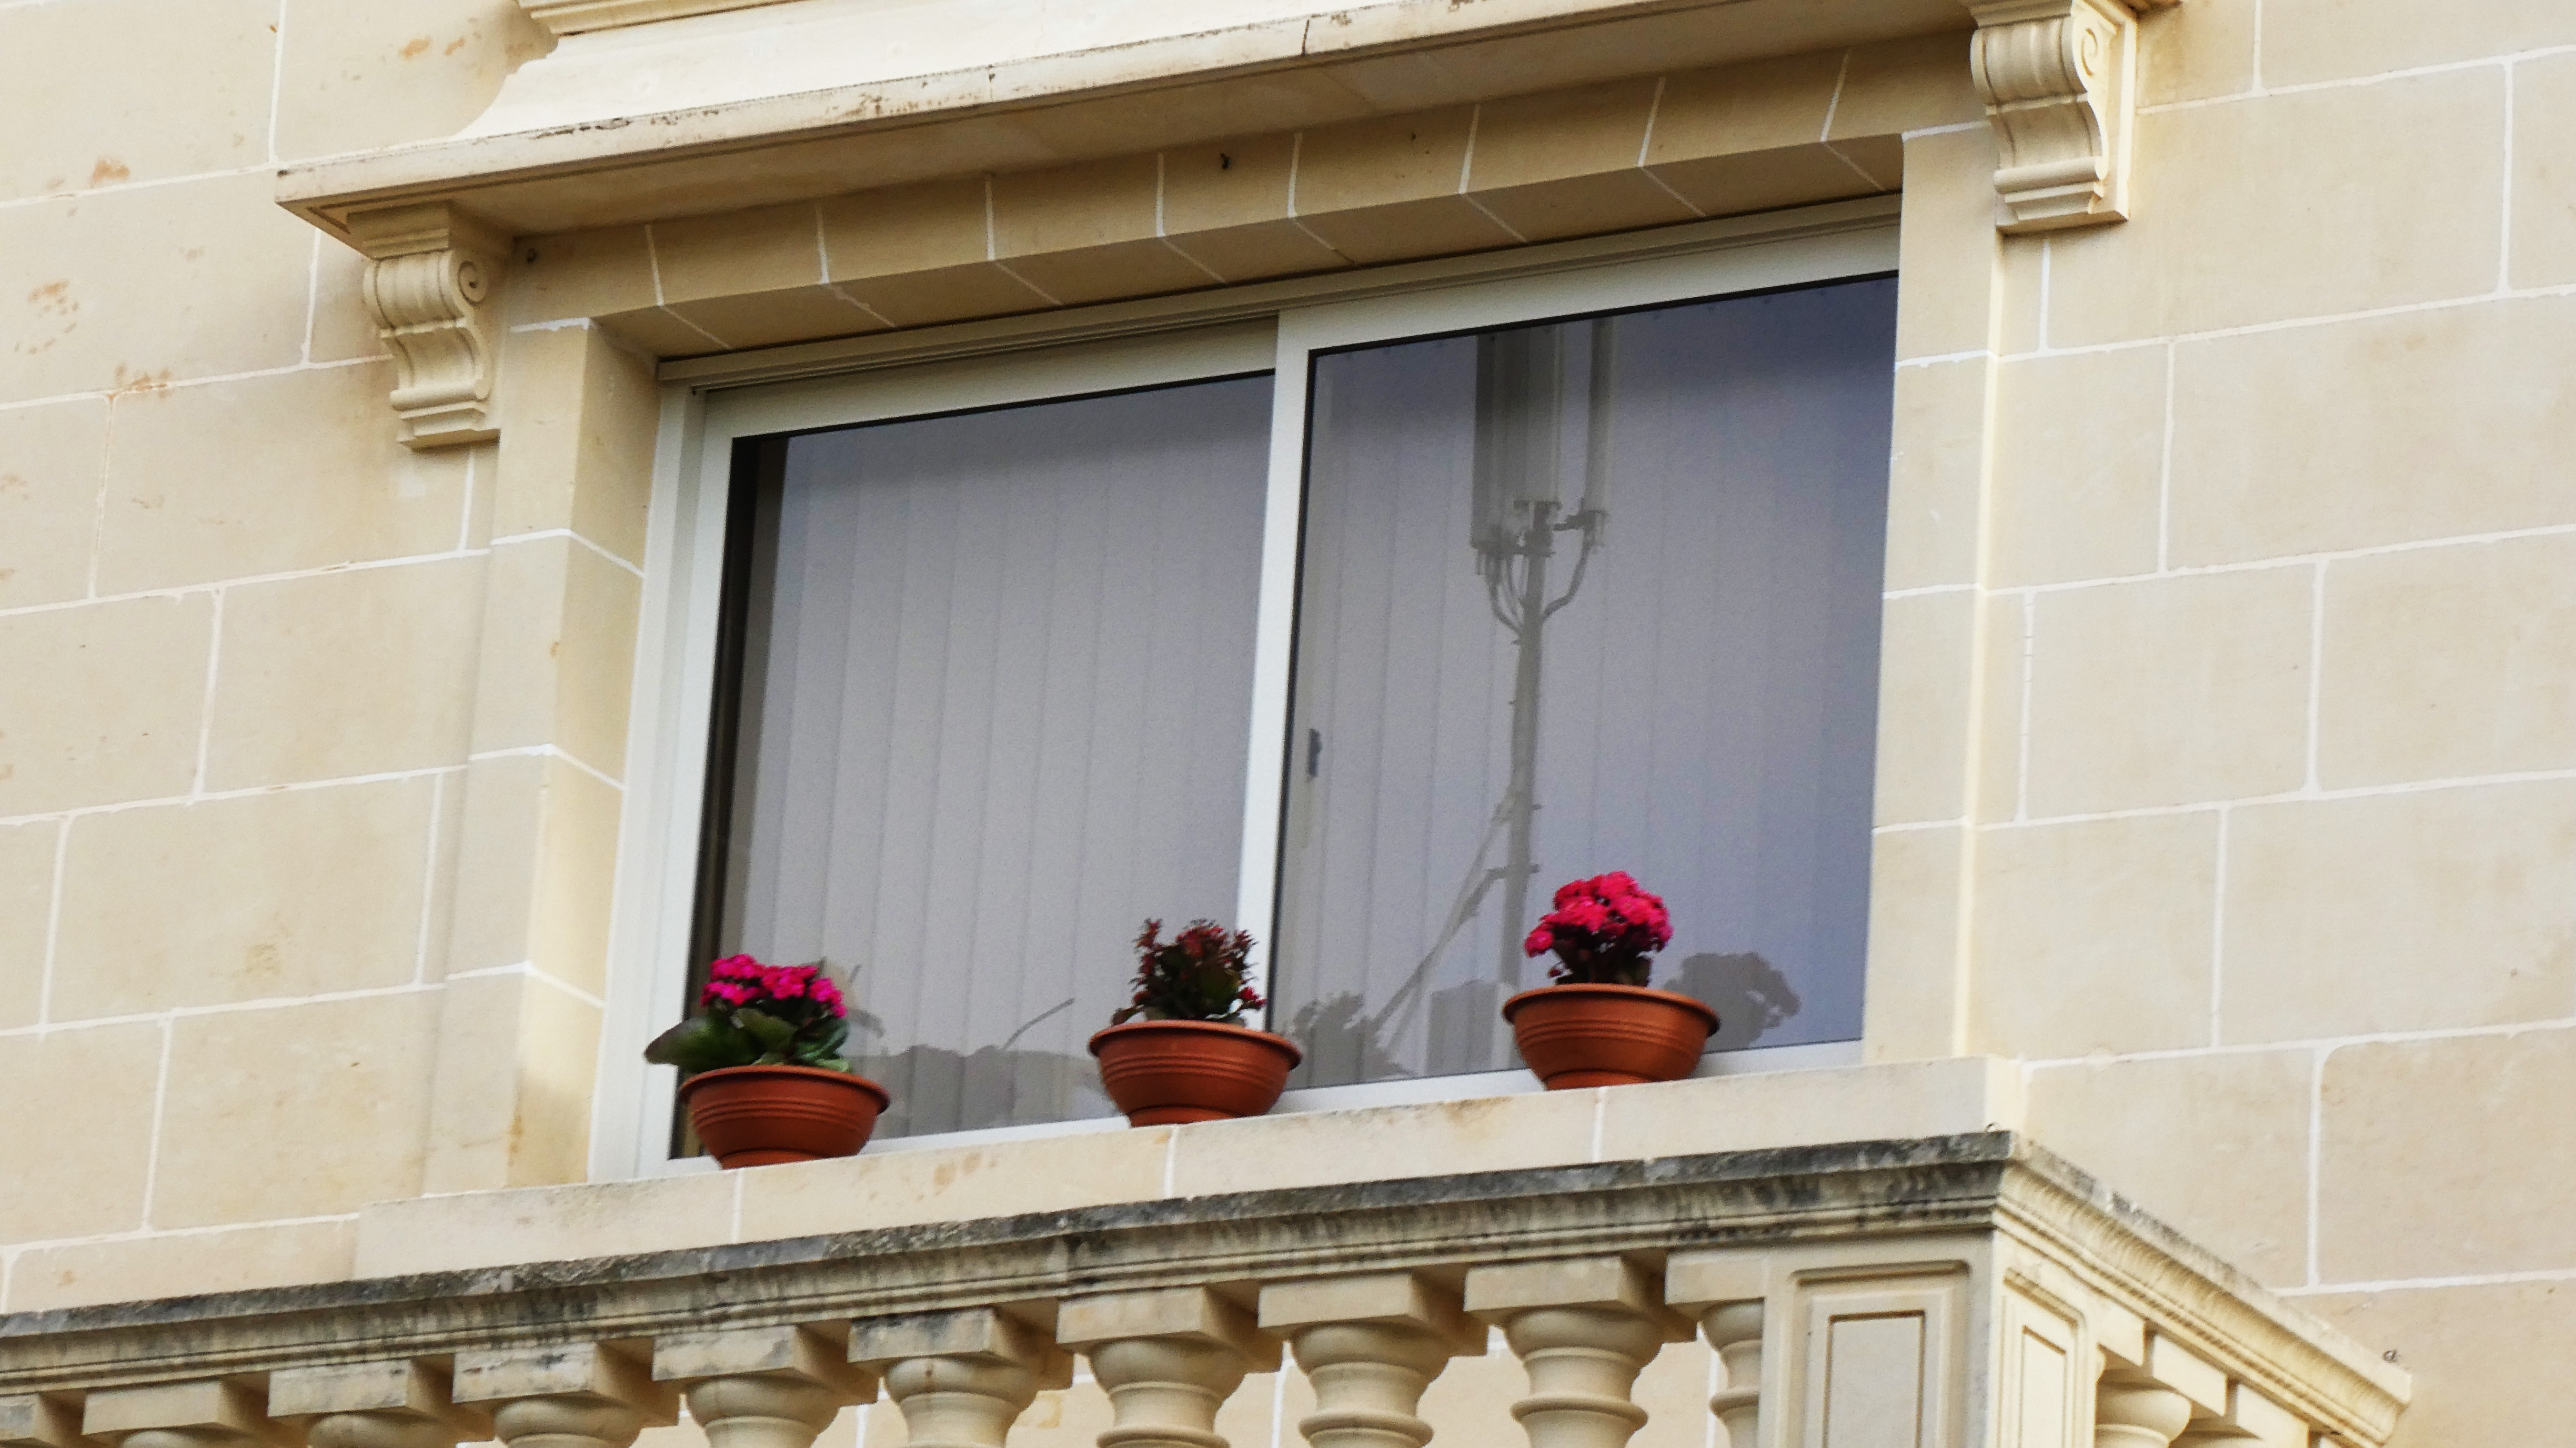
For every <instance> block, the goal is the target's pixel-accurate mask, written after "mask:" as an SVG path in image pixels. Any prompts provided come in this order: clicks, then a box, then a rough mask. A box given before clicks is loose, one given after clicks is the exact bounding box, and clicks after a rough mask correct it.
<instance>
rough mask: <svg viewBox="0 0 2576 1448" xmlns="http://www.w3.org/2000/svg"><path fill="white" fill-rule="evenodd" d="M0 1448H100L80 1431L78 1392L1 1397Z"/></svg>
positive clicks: (11, 1394)
mask: <svg viewBox="0 0 2576 1448" xmlns="http://www.w3.org/2000/svg"><path fill="white" fill-rule="evenodd" d="M0 1448H101V1445H100V1444H99V1443H98V1441H97V1440H96V1439H93V1438H90V1437H87V1436H85V1435H84V1434H83V1433H82V1432H81V1398H80V1395H79V1394H78V1393H10V1394H5V1395H0Z"/></svg>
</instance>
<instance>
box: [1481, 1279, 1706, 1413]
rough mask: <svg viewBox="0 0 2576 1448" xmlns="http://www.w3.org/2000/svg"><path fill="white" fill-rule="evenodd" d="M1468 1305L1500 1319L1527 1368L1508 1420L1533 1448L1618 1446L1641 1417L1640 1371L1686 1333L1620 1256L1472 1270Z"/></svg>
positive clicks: (1653, 1287) (1652, 1286) (1652, 1284)
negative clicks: (1636, 1391) (1636, 1392)
mask: <svg viewBox="0 0 2576 1448" xmlns="http://www.w3.org/2000/svg"><path fill="white" fill-rule="evenodd" d="M1466 1306H1467V1311H1468V1312H1469V1313H1470V1314H1472V1315H1474V1316H1476V1317H1479V1318H1482V1319H1484V1320H1485V1321H1487V1322H1492V1323H1497V1324H1500V1325H1501V1327H1502V1329H1503V1336H1504V1338H1505V1339H1506V1340H1508V1341H1509V1342H1510V1343H1511V1345H1512V1351H1513V1352H1515V1353H1517V1354H1519V1356H1520V1359H1521V1365H1522V1366H1523V1367H1524V1368H1526V1369H1528V1371H1529V1380H1530V1391H1529V1396H1527V1397H1525V1398H1522V1399H1521V1400H1520V1401H1519V1402H1516V1403H1514V1404H1512V1416H1513V1417H1514V1418H1517V1419H1519V1420H1520V1424H1521V1427H1522V1429H1523V1430H1524V1431H1525V1432H1527V1433H1528V1434H1529V1440H1530V1448H1622V1445H1624V1444H1626V1443H1627V1441H1628V1438H1629V1436H1630V1435H1631V1434H1633V1433H1635V1432H1636V1431H1637V1430H1638V1429H1639V1428H1641V1427H1643V1426H1645V1422H1646V1410H1645V1409H1643V1408H1640V1407H1638V1406H1637V1404H1636V1402H1635V1400H1634V1399H1633V1398H1631V1397H1630V1395H1629V1394H1630V1390H1631V1389H1632V1388H1634V1387H1635V1385H1636V1381H1637V1374H1638V1373H1639V1372H1640V1371H1642V1370H1643V1369H1644V1368H1645V1366H1646V1364H1647V1363H1649V1362H1652V1361H1653V1360H1654V1357H1655V1354H1656V1353H1658V1352H1660V1351H1662V1350H1663V1345H1664V1344H1665V1343H1667V1342H1680V1341H1682V1340H1684V1339H1686V1338H1688V1337H1689V1336H1690V1331H1691V1330H1690V1325H1689V1323H1688V1322H1687V1320H1685V1319H1683V1318H1682V1317H1680V1316H1679V1315H1678V1314H1676V1313H1673V1312H1671V1311H1669V1310H1667V1309H1666V1308H1665V1306H1664V1304H1663V1297H1662V1294H1661V1292H1660V1291H1659V1290H1658V1284H1657V1283H1656V1281H1655V1279H1654V1277H1653V1275H1652V1274H1650V1273H1648V1272H1647V1271H1645V1270H1644V1269H1643V1268H1640V1267H1639V1266H1637V1264H1635V1263H1633V1262H1630V1261H1628V1260H1626V1259H1624V1258H1620V1257H1576V1258H1566V1259H1561V1260H1558V1261H1552V1262H1517V1263H1511V1264H1507V1265H1499V1266H1492V1267H1477V1268H1473V1269H1470V1270H1469V1272H1468V1273H1467V1295H1466Z"/></svg>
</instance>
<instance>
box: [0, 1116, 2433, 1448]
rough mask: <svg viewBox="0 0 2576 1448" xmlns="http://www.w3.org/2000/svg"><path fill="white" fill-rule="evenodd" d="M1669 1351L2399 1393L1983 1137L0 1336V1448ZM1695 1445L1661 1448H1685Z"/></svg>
mask: <svg viewBox="0 0 2576 1448" xmlns="http://www.w3.org/2000/svg"><path fill="white" fill-rule="evenodd" d="M1694 1334H1696V1335H1698V1336H1700V1337H1702V1338H1704V1340H1705V1342H1706V1344H1707V1349H1708V1350H1710V1351H1712V1352H1713V1354H1714V1357H1715V1362H1716V1365H1717V1366H1716V1368H1715V1370H1714V1371H1713V1373H1712V1377H1713V1378H1714V1380H1715V1382H1714V1387H1715V1392H1714V1395H1713V1396H1712V1397H1711V1399H1710V1400H1709V1405H1708V1409H1707V1411H1708V1412H1709V1413H1712V1414H1714V1415H1715V1419H1716V1422H1715V1424H1713V1425H1711V1424H1709V1423H1707V1421H1706V1420H1701V1423H1700V1428H1701V1429H1702V1430H1705V1429H1707V1428H1710V1427H1714V1428H1715V1429H1717V1430H1718V1431H1717V1432H1716V1433H1715V1434H1714V1435H1713V1439H1712V1441H1715V1442H1719V1443H1724V1444H1727V1445H1731V1448H2088V1445H2089V1448H2168V1445H2172V1444H2175V1443H2182V1444H2186V1445H2209V1444H2216V1443H2219V1442H2222V1441H2224V1442H2229V1443H2239V1442H2241V1443H2244V1444H2247V1445H2251V1448H2319V1445H2325V1444H2333V1445H2342V1448H2378V1445H2379V1444H2381V1443H2383V1442H2384V1441H2385V1440H2386V1438H2387V1436H2388V1434H2389V1432H2390V1431H2391V1429H2392V1428H2393V1426H2394V1424H2395V1421H2396V1418H2397V1414H2398V1412H2399V1410H2400V1408H2401V1406H2402V1404H2403V1402H2404V1397H2405V1392H2406V1382H2405V1377H2404V1375H2403V1374H2402V1373H2400V1372H2398V1371H2397V1370H2396V1369H2394V1368H2391V1367H2388V1366H2386V1365H2385V1364H2383V1363H2381V1362H2379V1361H2377V1360H2376V1359H2374V1358H2371V1357H2370V1356H2369V1355H2367V1354H2366V1353H2364V1352H2362V1351H2360V1350H2359V1349H2357V1348H2355V1347H2353V1346H2352V1345H2351V1344H2349V1343H2347V1342H2345V1341H2343V1340H2342V1339H2340V1338H2338V1337H2337V1336H2335V1335H2334V1334H2333V1333H2332V1332H2331V1331H2329V1330H2327V1329H2325V1328H2323V1327H2321V1326H2319V1325H2317V1324H2314V1323H2312V1322H2310V1321H2308V1320H2306V1319H2305V1318H2303V1317H2302V1316H2300V1315H2299V1314H2298V1313H2296V1312H2295V1311H2294V1310H2292V1309H2290V1308H2288V1307H2286V1306H2284V1305H2283V1304H2281V1303H2279V1302H2278V1301H2276V1300H2274V1299H2273V1298H2271V1297H2270V1296H2269V1295H2268V1294H2266V1293H2264V1292H2263V1291H2262V1290H2261V1289H2260V1288H2258V1287H2256V1286H2254V1285H2253V1284H2252V1283H2250V1282H2248V1281H2247V1280H2245V1279H2244V1278H2242V1277H2240V1276H2239V1275H2238V1274H2236V1273H2235V1272H2233V1271H2232V1270H2231V1269H2229V1268H2227V1267H2226V1266H2225V1265H2224V1264H2222V1263H2220V1262H2218V1261H2216V1260H2215V1259H2213V1258H2211V1257H2210V1256H2209V1255H2208V1254H2206V1253H2204V1252H2202V1251H2200V1250H2199V1249H2198V1248H2195V1247H2193V1246H2192V1245H2191V1244H2189V1243H2188V1242H2185V1241H2183V1240H2181V1239H2180V1238H2178V1237H2176V1236H2175V1235H2174V1234H2173V1233H2172V1232H2170V1231H2169V1230H2167V1229H2165V1228H2164V1227H2162V1226H2161V1225H2159V1224H2157V1223H2156V1222H2154V1221H2153V1220H2152V1219H2150V1218H2147V1217H2144V1216H2142V1215H2140V1214H2138V1213H2136V1212H2134V1211H2132V1210H2130V1209H2129V1208H2127V1207H2126V1206H2125V1204H2124V1203H2122V1202H2120V1201H2119V1200H2118V1199H2117V1198H2114V1197H2113V1196H2111V1195H2110V1194H2109V1193H2108V1192H2107V1191H2105V1190H2104V1189H2103V1188H2101V1187H2100V1186H2099V1185H2097V1184H2096V1183H2094V1182H2092V1181H2091V1180H2090V1179H2089V1178H2086V1177H2085V1176H2084V1175H2083V1174H2082V1173H2080V1172H2078V1171H2075V1170H2074V1169H2072V1168H2070V1167H2068V1166H2067V1165H2065V1164H2064V1163H2062V1162H2059V1161H2057V1160H2055V1159H2054V1158H2052V1157H2050V1156H2048V1155H2047V1154H2046V1153H2045V1152H2044V1151H2041V1150H2040V1149H2038V1148H2037V1147H2035V1146H2032V1145H2031V1144H2029V1143H2028V1142H2026V1141H2024V1140H2022V1139H2019V1138H2017V1137H2015V1136H2013V1135H2011V1134H2008V1133H2001V1132H1996V1133H1986V1134H1981V1135H1974V1136H1961V1137H1946V1138H1936V1139H1931V1140H1924V1141H1912V1142H1880V1143H1862V1144H1853V1145H1844V1146H1829V1147H1814V1148H1800V1149H1794V1150H1780V1151H1761V1152H1738V1153H1729V1154H1723V1155H1713V1156H1698V1157H1676V1158H1666V1159H1661V1160H1650V1161H1638V1162H1620V1163H1610V1164H1606V1165H1598V1166H1585V1167H1571V1168H1559V1169H1546V1170H1528V1171H1509V1172H1494V1173H1486V1174H1479V1175H1474V1176H1462V1177H1445V1178H1423V1179H1414V1180H1406V1181H1391V1182H1376V1183H1368V1184H1362V1185H1356V1186H1349V1187H1330V1188H1313V1189H1298V1190H1290V1191H1273V1192H1258V1193H1244V1194H1240V1195H1234V1196H1215V1197H1199V1198H1192V1199H1183V1200H1166V1201H1159V1202H1152V1203H1142V1204H1135V1205H1130V1206H1121V1207H1105V1208H1091V1209H1085V1210H1079V1211H1070V1212H1060V1213H1048V1214H1040V1215H1034V1216H1024V1217H1009V1218H995V1219H988V1220H983V1221H971V1222H958V1223H946V1224H940V1225H937V1226H931V1227H909V1228H895V1229H886V1230H881V1231H873V1232H860V1233H849V1234H841V1235H835V1236H823V1237H807V1238H796V1239H789V1240H782V1241H774V1242H757V1243H746V1244H740V1245H735V1246H729V1247H721V1248H710V1249H702V1250H693V1251H676V1252H661V1253H651V1254H644V1255H638V1256H629V1257H616V1258H600V1259H592V1260H587V1261H578V1262H560V1263H540V1264H528V1265H524V1266H519V1267H512V1268H505V1269H494V1270H485V1271H473V1272H453V1273H432V1274H423V1275H420V1276H414V1277H400V1278H384V1279H376V1280H370V1281H358V1282H347V1283H337V1284H329V1285H325V1286H317V1287H311V1288H299V1289H279V1290H272V1291H264V1292H249V1293H238V1294H230V1295H224V1296H213V1297H198V1298H181V1299H170V1300H167V1301H161V1302H146V1303H130V1304H118V1305H113V1306H107V1307H97V1308H80V1309H65V1310H60V1311H54V1312H43V1313H28V1314H21V1315H19V1316H16V1317H11V1318H0V1448H455V1445H456V1444H459V1443H461V1442H467V1441H478V1442H479V1441H483V1440H487V1439H488V1440H497V1441H498V1442H500V1443H502V1444H505V1445H507V1448H628V1445H630V1444H632V1443H634V1442H635V1440H636V1438H637V1436H638V1434H639V1433H640V1432H641V1431H642V1430H643V1429H644V1428H645V1427H646V1426H647V1425H651V1424H667V1423H671V1422H673V1421H675V1419H676V1418H677V1417H678V1416H679V1414H680V1413H681V1411H682V1408H683V1405H684V1404H685V1411H686V1413H687V1415H688V1417H689V1418H690V1419H691V1420H693V1421H694V1422H696V1423H697V1424H699V1425H700V1426H701V1427H702V1428H703V1430H704V1432H705V1434H706V1437H707V1440H708V1442H709V1444H710V1445H712V1448H810V1445H812V1443H813V1442H814V1440H815V1437H816V1435H817V1434H818V1432H820V1431H821V1430H822V1429H823V1428H824V1426H825V1425H826V1424H828V1423H829V1422H830V1421H831V1419H832V1418H833V1416H834V1415H835V1413H837V1412H838V1411H839V1410H840V1409H841V1408H842V1407H843V1406H845V1405H848V1404H852V1403H864V1402H869V1401H872V1400H874V1399H875V1398H876V1397H877V1396H878V1393H879V1389H880V1387H882V1389H883V1391H884V1393H885V1394H886V1395H887V1396H888V1397H890V1398H891V1399H892V1401H893V1402H894V1403H895V1404H896V1405H897V1406H898V1407H899V1409H900V1411H901V1413H902V1417H903V1421H904V1425H905V1436H906V1441H907V1442H908V1444H909V1445H910V1448H1001V1445H1002V1443H1003V1440H1004V1436H1005V1434H1006V1433H1007V1432H1008V1431H1009V1430H1010V1428H1011V1426H1012V1424H1013V1423H1014V1422H1015V1421H1016V1420H1017V1419H1019V1417H1020V1416H1021V1415H1022V1414H1023V1413H1024V1412H1025V1411H1027V1410H1028V1408H1029V1406H1030V1404H1031V1403H1032V1401H1034V1400H1035V1398H1036V1397H1037V1395H1038V1394H1039V1393H1040V1392H1041V1391H1042V1390H1044V1389H1047V1388H1061V1387H1063V1386H1065V1385H1066V1384H1067V1383H1069V1382H1071V1381H1072V1380H1073V1375H1074V1361H1075V1359H1076V1358H1079V1359H1080V1360H1082V1361H1083V1362H1084V1363H1085V1364H1087V1366H1088V1370H1089V1374H1090V1377H1091V1378H1092V1380H1093V1381H1094V1382H1096V1383H1097V1384H1098V1386H1099V1388H1100V1389H1101V1390H1103V1391H1105V1393H1106V1394H1107V1398H1108V1402H1109V1407H1110V1410H1111V1413H1112V1415H1113V1418H1114V1421H1113V1422H1112V1423H1111V1425H1110V1426H1109V1427H1108V1428H1107V1429H1106V1430H1104V1431H1102V1432H1101V1433H1100V1434H1099V1435H1098V1442H1099V1444H1100V1448H1229V1444H1228V1442H1227V1440H1226V1438H1225V1437H1224V1436H1222V1435H1221V1434H1220V1433H1219V1432H1218V1430H1217V1424H1218V1415H1219V1409H1220V1408H1221V1407H1222V1406H1223V1405H1224V1403H1225V1401H1226V1399H1227V1398H1228V1396H1229V1395H1231V1394H1233V1393H1234V1392H1235V1391H1236V1389H1237V1387H1238V1385H1239V1384H1241V1383H1242V1381H1243V1380H1244V1378H1245V1376H1246V1374H1248V1373H1253V1372H1263V1371H1270V1370H1273V1369H1276V1368H1278V1367H1279V1365H1280V1363H1281V1361H1282V1356H1283V1352H1284V1353H1285V1354H1286V1355H1288V1356H1290V1357H1293V1359H1294V1362H1295V1364H1296V1366H1297V1369H1298V1370H1299V1371H1301V1372H1302V1373H1303V1374H1304V1376H1305V1378H1306V1380H1307V1383H1308V1385H1309V1386H1310V1387H1311V1390H1312V1393H1313V1403H1314V1410H1313V1411H1312V1412H1311V1413H1308V1414H1306V1415H1305V1416H1304V1417H1303V1418H1302V1419H1300V1420H1299V1421H1298V1423H1297V1428H1298V1431H1299V1432H1301V1433H1302V1434H1303V1435H1304V1436H1305V1438H1306V1439H1307V1441H1308V1442H1309V1443H1311V1444H1313V1445H1314V1448H1423V1445H1424V1444H1426V1443H1428V1442H1429V1441H1431V1440H1432V1438H1433V1436H1434V1431H1435V1425H1434V1424H1433V1423H1432V1422H1429V1421H1426V1419H1425V1418H1424V1417H1423V1416H1422V1408H1421V1405H1422V1402H1423V1396H1424V1393H1425V1390H1426V1388H1428V1387H1429V1386H1430V1385H1431V1384H1432V1383H1433V1382H1434V1381H1435V1380H1436V1379H1437V1378H1438V1377H1439V1376H1440V1375H1441V1373H1442V1372H1443V1370H1444V1369H1446V1368H1447V1367H1448V1366H1449V1364H1450V1362H1451V1360H1452V1359H1453V1358H1456V1357H1458V1356H1461V1355H1474V1354H1482V1353H1486V1352H1488V1351H1490V1350H1493V1348H1494V1346H1495V1339H1497V1338H1499V1340H1500V1342H1501V1343H1502V1344H1507V1345H1508V1349H1509V1351H1510V1352H1511V1353H1512V1354H1514V1355H1515V1356H1516V1357H1517V1358H1518V1359H1519V1362H1520V1364H1521V1366H1522V1367H1523V1368H1524V1369H1525V1370H1526V1374H1527V1383H1528V1386H1527V1391H1526V1392H1525V1393H1524V1394H1523V1395H1522V1396H1520V1397H1519V1398H1518V1399H1517V1400H1516V1401H1514V1402H1513V1403H1512V1404H1511V1414H1512V1416H1513V1417H1514V1418H1515V1419H1517V1420H1518V1421H1519V1423H1520V1425H1521V1427H1522V1429H1523V1430H1524V1431H1525V1432H1526V1434H1527V1436H1528V1439H1529V1444H1530V1448H1623V1445H1625V1444H1627V1443H1628V1441H1629V1439H1630V1437H1631V1436H1632V1435H1633V1434H1635V1433H1636V1432H1637V1430H1638V1429H1639V1428H1640V1427H1641V1426H1642V1425H1644V1424H1645V1423H1646V1422H1647V1420H1648V1413H1647V1410H1646V1409H1645V1408H1643V1407H1641V1406H1640V1405H1639V1404H1638V1402H1637V1401H1636V1399H1635V1397H1634V1394H1633V1391H1632V1389H1633V1385H1634V1384H1635V1383H1636V1381H1637V1379H1638V1375H1639V1372H1640V1371H1641V1370H1642V1369H1644V1368H1645V1367H1646V1366H1647V1365H1648V1364H1649V1363H1650V1362H1652V1361H1653V1360H1654V1359H1655V1358H1656V1356H1657V1355H1658V1354H1659V1353H1661V1352H1664V1351H1666V1350H1667V1349H1668V1348H1669V1347H1670V1346H1671V1345H1672V1344H1675V1343H1683V1342H1687V1341H1688V1340H1689V1339H1690V1338H1691V1337H1692V1336H1693V1335H1694ZM1694 1441H1697V1440H1696V1439H1695V1440H1694Z"/></svg>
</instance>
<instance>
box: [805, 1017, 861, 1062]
mask: <svg viewBox="0 0 2576 1448" xmlns="http://www.w3.org/2000/svg"><path fill="white" fill-rule="evenodd" d="M849 1039H850V1023H849V1022H848V1021H847V1020H844V1019H843V1018H841V1017H839V1016H825V1017H823V1018H822V1019H820V1020H818V1021H816V1022H814V1024H813V1025H812V1026H811V1027H810V1028H808V1033H807V1035H806V1037H805V1047H804V1049H806V1050H808V1051H819V1052H821V1053H822V1054H824V1055H827V1056H831V1055H838V1054H840V1050H841V1046H842V1044H843V1043H844V1042H846V1041H848V1040H849Z"/></svg>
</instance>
